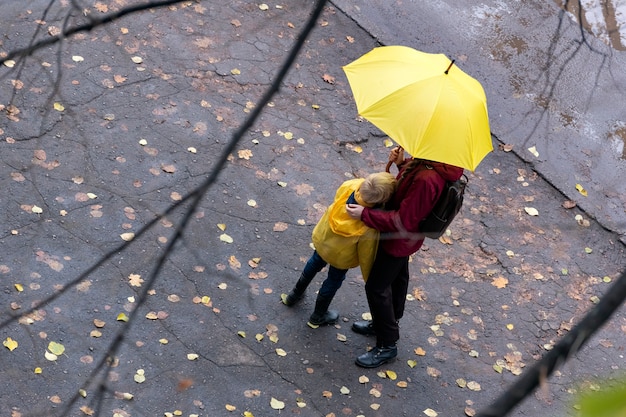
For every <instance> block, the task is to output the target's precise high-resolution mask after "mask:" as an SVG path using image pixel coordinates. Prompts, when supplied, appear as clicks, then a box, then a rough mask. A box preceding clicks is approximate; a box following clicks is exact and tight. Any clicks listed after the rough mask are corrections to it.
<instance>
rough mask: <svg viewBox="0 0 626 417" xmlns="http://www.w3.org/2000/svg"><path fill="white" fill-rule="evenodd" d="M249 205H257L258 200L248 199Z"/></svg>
mask: <svg viewBox="0 0 626 417" xmlns="http://www.w3.org/2000/svg"><path fill="white" fill-rule="evenodd" d="M248 205H249V206H250V207H256V201H255V200H248Z"/></svg>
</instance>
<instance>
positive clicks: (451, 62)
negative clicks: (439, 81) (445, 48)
mask: <svg viewBox="0 0 626 417" xmlns="http://www.w3.org/2000/svg"><path fill="white" fill-rule="evenodd" d="M454 61H455V60H454V59H453V60H452V61H450V65H448V68H446V70H445V71H444V74H448V71H450V68H452V65H454Z"/></svg>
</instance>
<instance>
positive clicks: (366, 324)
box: [352, 320, 376, 336]
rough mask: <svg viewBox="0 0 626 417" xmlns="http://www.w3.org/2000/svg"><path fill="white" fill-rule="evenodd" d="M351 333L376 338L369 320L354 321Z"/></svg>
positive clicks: (372, 324)
mask: <svg viewBox="0 0 626 417" xmlns="http://www.w3.org/2000/svg"><path fill="white" fill-rule="evenodd" d="M352 331H353V332H355V333H359V334H364V335H365V336H376V331H375V330H374V323H372V321H371V320H362V321H355V322H354V323H352Z"/></svg>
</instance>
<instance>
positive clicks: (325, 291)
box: [307, 265, 348, 329]
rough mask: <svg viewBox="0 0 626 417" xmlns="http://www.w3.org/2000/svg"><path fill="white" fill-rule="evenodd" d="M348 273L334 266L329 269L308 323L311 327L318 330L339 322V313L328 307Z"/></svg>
mask: <svg viewBox="0 0 626 417" xmlns="http://www.w3.org/2000/svg"><path fill="white" fill-rule="evenodd" d="M347 272H348V270H347V269H339V268H335V267H334V266H332V265H330V266H329V267H328V276H327V277H326V279H325V280H324V282H323V283H322V287H321V288H320V290H319V292H318V294H317V299H316V300H315V309H314V310H313V314H311V317H310V318H309V321H308V323H307V324H308V325H309V327H311V328H314V329H316V328H318V327H319V326H321V325H323V324H333V323H335V322H336V321H337V319H338V318H339V313H338V312H337V311H335V310H329V309H328V307H329V306H330V303H331V302H332V301H333V297H334V296H335V294H336V293H337V290H338V289H339V288H340V287H341V284H342V283H343V281H344V279H345V278H346V273H347Z"/></svg>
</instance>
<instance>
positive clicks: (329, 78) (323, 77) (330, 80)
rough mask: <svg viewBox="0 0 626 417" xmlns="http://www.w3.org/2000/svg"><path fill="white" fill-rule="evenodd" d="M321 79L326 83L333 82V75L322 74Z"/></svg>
mask: <svg viewBox="0 0 626 417" xmlns="http://www.w3.org/2000/svg"><path fill="white" fill-rule="evenodd" d="M322 79H323V80H324V81H325V82H327V83H328V84H335V77H333V76H332V75H328V74H324V75H322Z"/></svg>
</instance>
